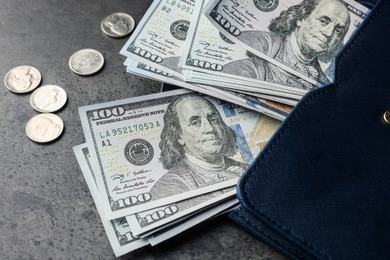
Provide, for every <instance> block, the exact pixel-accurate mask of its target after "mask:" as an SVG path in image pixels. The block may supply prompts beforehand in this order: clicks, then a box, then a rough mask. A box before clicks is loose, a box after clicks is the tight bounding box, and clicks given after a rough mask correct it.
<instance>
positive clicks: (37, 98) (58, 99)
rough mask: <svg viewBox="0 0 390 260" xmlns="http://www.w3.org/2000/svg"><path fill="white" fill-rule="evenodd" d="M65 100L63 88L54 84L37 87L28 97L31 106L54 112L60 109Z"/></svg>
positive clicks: (38, 109)
mask: <svg viewBox="0 0 390 260" xmlns="http://www.w3.org/2000/svg"><path fill="white" fill-rule="evenodd" d="M66 100H67V95H66V92H65V90H64V89H63V88H61V87H59V86H55V85H45V86H41V87H40V88H37V89H36V90H35V91H34V92H33V93H32V94H31V97H30V104H31V106H32V107H33V108H34V109H35V110H37V111H39V112H44V113H50V112H55V111H57V110H59V109H61V108H62V107H63V106H64V105H65V103H66Z"/></svg>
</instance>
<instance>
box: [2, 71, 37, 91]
mask: <svg viewBox="0 0 390 260" xmlns="http://www.w3.org/2000/svg"><path fill="white" fill-rule="evenodd" d="M39 83H41V73H40V72H39V70H38V69H36V68H35V67H32V66H27V65H22V66H18V67H15V68H13V69H11V70H10V71H8V73H7V74H6V75H5V77H4V84H5V86H6V87H7V88H8V89H9V90H10V91H12V92H15V93H27V92H30V91H32V90H34V89H35V88H36V87H38V85H39Z"/></svg>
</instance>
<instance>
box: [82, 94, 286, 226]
mask: <svg viewBox="0 0 390 260" xmlns="http://www.w3.org/2000/svg"><path fill="white" fill-rule="evenodd" d="M79 112H80V118H81V122H82V125H83V130H84V135H85V137H86V140H87V143H88V145H89V146H90V147H91V148H93V149H94V151H95V153H96V154H95V155H96V156H92V159H94V160H96V162H94V165H98V166H99V167H98V169H97V171H98V172H97V173H96V180H97V185H98V188H99V192H100V195H101V197H102V201H103V205H104V207H105V211H106V212H107V217H108V218H109V219H114V218H118V217H121V216H126V215H130V214H134V213H137V212H141V211H145V210H148V209H152V208H154V207H159V206H162V205H167V204H170V203H173V202H177V201H180V200H184V199H187V198H190V197H194V196H198V195H201V194H204V193H208V192H211V191H215V190H219V189H222V188H225V187H229V186H233V185H235V183H236V182H237V179H238V177H239V176H240V175H241V174H242V172H243V171H244V170H245V169H246V168H247V166H248V165H249V163H251V162H252V160H253V159H254V157H255V156H256V155H257V154H258V152H259V151H260V149H261V147H262V146H263V144H264V143H265V142H266V141H267V140H268V138H269V137H270V136H271V135H272V133H273V132H274V131H275V129H276V128H277V127H278V125H279V122H278V121H277V120H272V119H270V118H268V117H266V116H262V115H260V114H258V113H255V112H252V111H248V110H246V109H242V108H240V107H238V106H235V105H232V104H230V103H226V102H221V101H219V100H216V99H214V98H211V97H207V96H202V95H200V94H197V93H193V92H188V91H184V90H179V91H171V92H165V93H158V94H154V95H149V96H143V97H139V98H132V99H125V100H119V101H114V102H108V103H103V104H97V105H91V106H85V107H81V108H79ZM259 120H265V121H264V123H263V124H260V125H259V124H258V121H259Z"/></svg>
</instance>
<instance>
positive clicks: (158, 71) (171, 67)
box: [120, 0, 286, 120]
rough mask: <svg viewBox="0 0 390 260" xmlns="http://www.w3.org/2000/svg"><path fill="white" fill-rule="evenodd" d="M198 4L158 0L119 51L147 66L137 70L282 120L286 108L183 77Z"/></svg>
mask: <svg viewBox="0 0 390 260" xmlns="http://www.w3.org/2000/svg"><path fill="white" fill-rule="evenodd" d="M195 4H198V5H199V1H198V0H197V1H192V0H191V1H185V0H178V1H170V0H155V1H154V2H153V3H152V5H151V6H150V7H149V9H148V11H147V12H146V14H145V15H144V17H143V18H142V20H141V21H140V24H139V25H138V26H137V29H136V30H135V32H134V33H133V34H132V36H131V37H130V39H129V40H128V41H127V43H126V44H125V46H124V47H123V48H122V50H121V52H120V53H121V54H123V55H125V56H126V57H128V59H127V63H131V62H138V63H137V66H144V69H142V70H139V72H138V74H141V75H142V73H144V74H146V72H147V70H149V74H152V77H154V78H155V79H156V80H160V81H164V82H169V83H172V84H176V85H179V86H181V87H184V88H187V89H190V90H193V91H198V92H201V93H204V94H206V95H211V96H215V97H217V98H221V99H224V100H228V101H229V102H232V103H236V104H239V105H241V106H244V107H247V108H251V109H253V110H256V111H258V112H260V113H264V114H266V115H268V116H271V117H274V118H277V119H279V120H283V119H284V118H285V117H286V114H285V113H284V112H283V111H278V109H275V108H272V107H270V106H269V105H267V104H265V103H263V102H261V101H258V102H253V100H246V99H245V98H243V95H241V96H239V95H235V94H233V93H229V92H227V91H223V90H220V89H212V90H211V89H210V88H209V87H202V86H199V85H194V84H190V83H185V82H184V81H183V78H184V76H183V74H182V73H183V72H182V69H181V68H180V67H178V63H179V59H180V56H181V55H182V50H183V46H184V43H185V39H186V37H187V31H188V26H189V24H190V20H191V19H192V16H193V15H194V7H195ZM127 66H129V65H127ZM147 77H151V76H150V75H149V76H147ZM276 94H277V93H276Z"/></svg>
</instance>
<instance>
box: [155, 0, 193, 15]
mask: <svg viewBox="0 0 390 260" xmlns="http://www.w3.org/2000/svg"><path fill="white" fill-rule="evenodd" d="M182 2H183V1H175V0H167V1H166V3H167V5H168V6H165V5H164V6H163V7H162V9H161V10H163V11H165V12H167V13H170V12H171V10H172V9H171V8H170V6H176V7H177V8H179V9H181V10H183V11H184V12H186V13H190V14H192V13H193V12H194V8H192V7H191V6H194V3H191V1H188V4H189V5H191V6H188V5H184V4H182ZM186 2H187V1H186Z"/></svg>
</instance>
